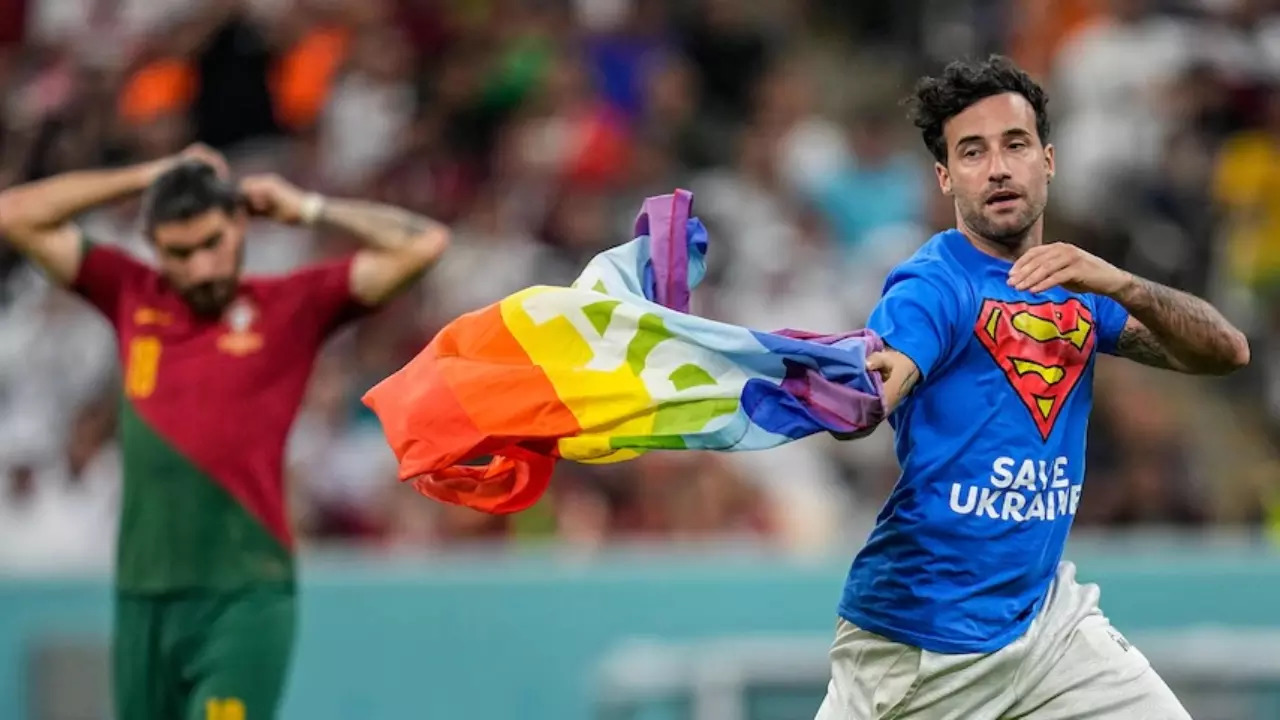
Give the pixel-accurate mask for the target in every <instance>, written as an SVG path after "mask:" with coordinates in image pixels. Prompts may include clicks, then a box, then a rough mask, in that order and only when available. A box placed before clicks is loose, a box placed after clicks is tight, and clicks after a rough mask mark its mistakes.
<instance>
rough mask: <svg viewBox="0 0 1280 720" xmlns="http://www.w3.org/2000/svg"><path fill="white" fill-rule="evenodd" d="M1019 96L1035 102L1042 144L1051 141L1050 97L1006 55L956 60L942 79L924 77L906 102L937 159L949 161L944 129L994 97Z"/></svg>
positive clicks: (912, 118)
mask: <svg viewBox="0 0 1280 720" xmlns="http://www.w3.org/2000/svg"><path fill="white" fill-rule="evenodd" d="M1010 92H1013V93H1018V94H1019V95H1021V96H1023V97H1024V98H1026V99H1027V102H1029V103H1031V107H1032V109H1034V110H1035V112H1036V134H1037V135H1039V136H1040V142H1041V143H1048V142H1049V115H1048V113H1047V112H1046V108H1047V106H1048V104H1049V96H1048V95H1046V94H1045V91H1044V88H1041V87H1040V85H1038V84H1037V83H1036V81H1035V80H1032V79H1031V76H1030V75H1027V74H1026V73H1025V72H1023V71H1022V69H1021V68H1019V67H1018V66H1017V65H1015V64H1013V61H1012V60H1010V59H1009V58H1007V57H1004V56H1003V55H992V56H991V57H989V58H987V59H986V60H985V61H982V62H974V61H969V62H964V61H959V60H957V61H955V62H952V63H951V64H949V65H947V66H946V68H944V69H943V70H942V75H941V76H939V77H927V76H926V77H923V78H920V80H919V82H917V83H916V87H915V90H914V91H913V92H912V94H911V96H910V97H908V98H907V99H906V101H905V104H906V105H907V107H908V108H909V110H910V117H911V121H912V122H913V123H915V126H916V127H918V128H920V135H921V137H923V139H924V144H925V147H927V148H929V152H930V153H932V154H933V157H934V159H935V160H937V161H938V162H940V163H943V164H944V165H945V164H946V162H947V140H946V138H945V137H944V136H943V132H942V129H943V126H945V125H946V124H947V121H948V120H950V119H951V118H953V117H955V116H956V115H959V114H960V113H961V112H964V110H965V108H968V107H969V106H970V105H973V104H974V103H976V102H978V101H979V100H982V99H984V98H988V97H991V96H992V95H1001V94H1004V93H1010Z"/></svg>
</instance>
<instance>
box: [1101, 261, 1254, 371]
mask: <svg viewBox="0 0 1280 720" xmlns="http://www.w3.org/2000/svg"><path fill="white" fill-rule="evenodd" d="M1120 302H1121V304H1123V305H1124V306H1125V307H1126V308H1128V310H1129V312H1130V314H1131V315H1132V316H1133V317H1134V318H1135V319H1136V320H1138V321H1139V322H1141V323H1142V325H1144V326H1145V327H1144V328H1140V329H1135V328H1128V329H1126V331H1125V332H1123V333H1121V336H1120V339H1119V344H1118V348H1117V349H1118V351H1119V353H1120V354H1121V355H1122V356H1124V357H1127V358H1130V359H1132V360H1135V361H1137V362H1141V363H1144V364H1147V365H1153V366H1155V367H1163V368H1168V369H1173V370H1182V371H1189V372H1216V371H1219V370H1228V369H1230V368H1232V367H1235V365H1236V358H1237V357H1239V343H1240V342H1241V337H1242V336H1241V335H1240V332H1239V331H1238V330H1236V329H1235V327H1234V326H1232V325H1231V323H1230V322H1228V321H1227V319H1226V318H1224V317H1223V316H1222V313H1220V312H1218V311H1217V310H1216V309H1215V308H1214V307H1213V306H1212V305H1210V304H1209V303H1207V302H1205V301H1204V300H1201V299H1200V298H1198V297H1195V296H1194V295H1189V294H1187V293H1185V292H1182V291H1180V290H1175V289H1173V288H1170V287H1166V286H1164V285H1160V284H1157V283H1153V282H1151V281H1149V280H1143V279H1141V278H1135V280H1134V283H1133V286H1132V287H1131V288H1130V289H1129V291H1128V292H1126V293H1125V294H1124V296H1123V297H1121V298H1120Z"/></svg>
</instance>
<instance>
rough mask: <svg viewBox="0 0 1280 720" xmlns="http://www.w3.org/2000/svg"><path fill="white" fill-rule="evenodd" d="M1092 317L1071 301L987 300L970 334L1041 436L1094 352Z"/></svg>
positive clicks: (1085, 309)
mask: <svg viewBox="0 0 1280 720" xmlns="http://www.w3.org/2000/svg"><path fill="white" fill-rule="evenodd" d="M1093 329H1094V322H1093V315H1092V314H1090V312H1089V309H1088V308H1087V307H1085V306H1084V303H1082V302H1080V300H1078V299H1076V298H1072V299H1070V300H1068V301H1066V302H1064V303H1051V302H1045V303H1035V304H1032V303H1026V302H1004V301H1000V300H987V301H986V302H984V303H983V304H982V311H981V312H980V313H978V323H977V325H975V326H974V329H973V331H974V333H975V334H976V335H977V336H978V340H980V341H981V342H982V345H983V347H985V348H986V349H987V351H988V352H990V353H991V358H992V359H993V360H995V361H996V364H997V365H999V366H1000V369H1001V370H1003V371H1004V374H1005V377H1006V378H1007V379H1008V380H1009V384H1010V385H1012V386H1013V389H1014V392H1016V393H1017V395H1018V399H1019V400H1021V401H1022V404H1023V405H1025V406H1026V407H1027V410H1028V411H1029V412H1030V413H1031V419H1032V420H1034V421H1035V424H1036V428H1037V429H1038V430H1039V431H1040V437H1041V438H1042V439H1045V440H1047V439H1048V438H1049V433H1050V432H1052V431H1053V424H1054V423H1055V422H1056V421H1057V419H1058V414H1059V413H1060V412H1061V411H1062V406H1063V405H1065V404H1066V401H1067V397H1068V396H1069V395H1070V394H1071V391H1072V390H1073V389H1075V386H1076V383H1077V382H1079V381H1080V376H1081V375H1083V374H1084V369H1085V367H1086V366H1087V365H1088V363H1089V357H1090V356H1091V355H1092V354H1093V345H1094V342H1095V333H1094V331H1093Z"/></svg>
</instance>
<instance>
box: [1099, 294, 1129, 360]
mask: <svg viewBox="0 0 1280 720" xmlns="http://www.w3.org/2000/svg"><path fill="white" fill-rule="evenodd" d="M1093 308H1094V316H1095V320H1096V321H1097V323H1098V352H1100V353H1105V354H1107V355H1115V354H1116V345H1117V344H1118V343H1119V342H1120V333H1122V332H1124V325H1125V323H1127V322H1129V311H1128V310H1125V309H1124V306H1123V305H1121V304H1120V303H1118V302H1116V301H1115V300H1112V299H1111V298H1109V297H1105V296H1102V295H1095V296H1094V304H1093Z"/></svg>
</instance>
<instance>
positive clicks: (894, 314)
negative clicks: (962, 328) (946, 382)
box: [867, 268, 960, 378]
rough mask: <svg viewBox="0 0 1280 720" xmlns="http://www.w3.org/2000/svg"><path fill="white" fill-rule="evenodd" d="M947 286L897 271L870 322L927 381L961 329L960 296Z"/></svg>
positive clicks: (931, 279)
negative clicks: (913, 364)
mask: <svg viewBox="0 0 1280 720" xmlns="http://www.w3.org/2000/svg"><path fill="white" fill-rule="evenodd" d="M946 282H947V281H946V280H945V279H943V278H934V277H930V276H926V275H924V274H922V273H920V272H919V271H916V270H911V269H903V268H899V269H897V270H894V271H893V272H892V273H890V275H889V278H888V280H887V281H886V282H885V289H884V293H883V294H882V296H881V298H880V302H879V303H878V304H877V305H876V307H875V309H874V310H872V311H871V318H870V319H869V320H868V321H867V325H868V327H869V328H870V329H871V330H873V331H875V332H876V334H878V335H879V336H880V337H881V338H882V339H883V340H884V342H885V344H886V345H888V346H889V347H892V348H893V349H894V350H897V351H898V352H901V353H903V354H904V355H906V356H907V357H909V358H911V361H912V362H914V363H915V364H916V367H917V368H919V369H920V375H921V376H922V377H924V378H928V377H929V376H930V374H932V373H933V371H934V370H936V369H937V368H938V366H939V365H941V364H942V362H943V361H944V360H945V359H946V357H947V354H948V353H949V352H950V350H951V349H952V347H953V345H954V338H955V336H956V328H957V327H958V326H959V322H958V318H959V316H960V307H959V302H958V300H957V294H956V292H955V290H954V288H952V287H951V286H950V285H947V284H946Z"/></svg>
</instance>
